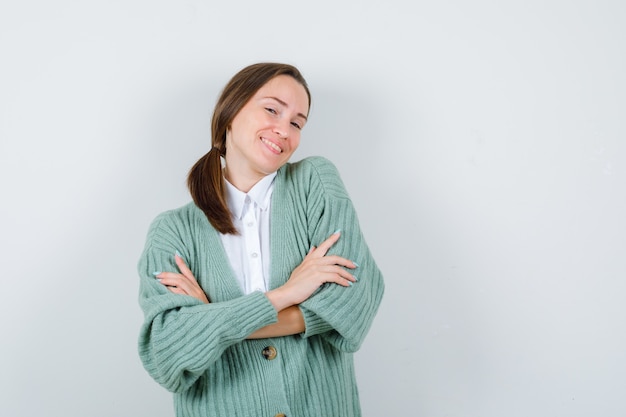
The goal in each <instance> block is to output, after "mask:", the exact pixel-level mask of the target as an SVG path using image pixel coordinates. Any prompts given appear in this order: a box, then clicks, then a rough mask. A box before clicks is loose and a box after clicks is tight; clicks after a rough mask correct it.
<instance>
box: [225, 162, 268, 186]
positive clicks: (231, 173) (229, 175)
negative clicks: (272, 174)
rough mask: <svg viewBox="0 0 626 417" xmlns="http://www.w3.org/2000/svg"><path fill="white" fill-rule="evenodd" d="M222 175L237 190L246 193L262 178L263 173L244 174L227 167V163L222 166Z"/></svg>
mask: <svg viewBox="0 0 626 417" xmlns="http://www.w3.org/2000/svg"><path fill="white" fill-rule="evenodd" d="M224 177H226V179H227V180H228V182H230V183H231V184H232V185H234V186H235V188H237V189H238V190H239V191H241V192H243V193H247V192H248V191H250V190H251V189H252V187H254V185H255V184H256V183H257V182H259V181H261V179H263V177H264V176H263V175H245V174H242V173H238V172H237V170H234V169H228V165H226V167H225V168H224Z"/></svg>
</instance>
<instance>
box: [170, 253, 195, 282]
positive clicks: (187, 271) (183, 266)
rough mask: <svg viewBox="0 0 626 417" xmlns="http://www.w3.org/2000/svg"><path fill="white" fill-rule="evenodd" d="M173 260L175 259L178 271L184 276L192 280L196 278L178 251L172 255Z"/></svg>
mask: <svg viewBox="0 0 626 417" xmlns="http://www.w3.org/2000/svg"><path fill="white" fill-rule="evenodd" d="M174 261H176V265H178V269H179V270H180V272H181V273H182V274H183V275H184V276H186V277H187V278H189V279H190V280H192V281H195V280H196V277H194V276H193V273H192V272H191V269H189V267H187V264H186V263H185V261H184V260H183V258H182V257H181V256H180V255H179V254H178V253H176V254H175V255H174Z"/></svg>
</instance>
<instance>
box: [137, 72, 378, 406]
mask: <svg viewBox="0 0 626 417" xmlns="http://www.w3.org/2000/svg"><path fill="white" fill-rule="evenodd" d="M309 108H310V93H309V90H308V87H307V84H306V82H305V80H304V78H303V77H302V75H301V74H300V72H299V71H298V70H297V69H296V68H295V67H293V66H290V65H285V64H275V63H262V64H255V65H251V66H249V67H246V68H244V69H243V70H241V71H240V72H239V73H237V74H236V75H235V76H234V77H233V78H232V79H231V80H230V82H229V83H228V84H227V85H226V87H225V88H224V91H223V92H222V94H221V96H220V98H219V100H218V102H217V104H216V106H215V110H214V114H213V120H212V148H211V150H210V151H209V152H208V153H207V154H206V155H204V156H203V157H202V158H201V159H200V160H199V161H198V162H197V163H196V164H195V165H194V167H193V168H192V169H191V171H190V173H189V177H188V186H189V190H190V192H191V195H192V197H193V203H189V204H188V205H186V206H183V207H181V208H178V209H175V210H172V211H168V212H165V213H163V214H161V215H159V216H158V217H157V218H156V219H155V220H154V222H153V223H152V225H151V227H150V230H149V232H148V237H147V242H146V246H145V249H144V252H143V254H142V256H141V259H140V261H139V267H138V269H139V274H140V277H141V282H140V296H139V301H140V305H141V307H142V309H143V311H144V314H145V323H144V325H143V326H142V328H141V334H140V338H139V354H140V357H141V359H142V361H143V364H144V366H145V368H146V370H147V371H148V372H149V373H150V375H151V376H152V377H153V378H154V379H155V380H156V381H157V382H158V383H160V384H161V385H162V386H163V387H165V388H167V389H168V390H170V391H172V392H174V393H175V395H174V403H175V409H176V415H177V416H185V417H195V416H198V417H200V416H202V417H207V416H245V417H262V416H268V417H274V416H290V417H295V416H297V417H308V416H310V417H313V416H315V417H319V416H341V417H351V416H360V407H359V399H358V392H357V387H356V381H355V375H354V368H353V358H352V353H353V352H355V351H356V350H357V349H358V348H359V347H360V345H361V343H362V342H363V339H364V338H365V335H366V333H367V331H368V329H369V327H370V325H371V323H372V320H373V318H374V315H375V313H376V310H377V309H378V305H379V303H380V301H381V298H382V295H383V289H384V285H383V280H382V276H381V273H380V271H379V270H378V268H377V266H376V264H375V262H374V260H373V259H372V256H371V254H370V251H369V249H368V247H367V245H366V243H365V241H364V240H363V236H362V234H361V231H360V229H359V224H358V221H357V216H356V213H355V211H354V208H353V206H352V203H351V201H350V199H349V197H348V194H347V193H346V190H345V188H344V186H343V184H342V182H341V179H340V178H339V175H338V173H337V170H336V169H335V167H334V166H333V165H332V164H331V163H330V162H329V161H327V160H326V159H323V158H320V157H314V158H307V159H304V160H302V161H299V162H296V163H289V162H288V160H289V158H290V157H291V155H292V154H293V152H294V151H295V150H296V148H297V147H298V144H299V142H300V133H301V130H302V128H303V127H304V126H305V124H306V123H307V118H308V112H309ZM222 162H223V163H222Z"/></svg>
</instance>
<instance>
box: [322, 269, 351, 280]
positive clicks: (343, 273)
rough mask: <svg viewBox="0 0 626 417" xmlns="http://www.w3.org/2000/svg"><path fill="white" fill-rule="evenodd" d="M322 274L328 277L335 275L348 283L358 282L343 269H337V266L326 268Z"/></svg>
mask: <svg viewBox="0 0 626 417" xmlns="http://www.w3.org/2000/svg"><path fill="white" fill-rule="evenodd" d="M323 272H324V273H325V274H329V275H336V276H338V277H340V278H342V279H344V280H346V281H350V282H357V281H358V279H357V278H356V277H355V276H354V275H352V274H351V273H350V272H349V271H346V270H345V269H343V268H341V267H338V266H331V267H327V268H326V269H325V270H324V271H323Z"/></svg>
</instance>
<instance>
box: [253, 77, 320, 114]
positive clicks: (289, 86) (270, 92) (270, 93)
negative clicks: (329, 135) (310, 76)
mask: <svg viewBox="0 0 626 417" xmlns="http://www.w3.org/2000/svg"><path fill="white" fill-rule="evenodd" d="M254 97H255V98H257V99H264V98H276V99H279V100H280V101H283V102H284V103H287V106H288V107H289V108H293V109H294V110H295V111H296V112H299V113H302V114H307V113H308V109H309V96H308V95H307V93H306V90H305V89H304V86H303V85H302V84H300V83H299V82H298V81H296V80H295V79H294V78H293V77H291V76H289V75H279V76H277V77H274V78H272V79H271V80H269V81H268V82H267V83H265V84H264V85H263V87H261V88H260V89H259V91H257V92H256V94H255V95H254Z"/></svg>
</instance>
